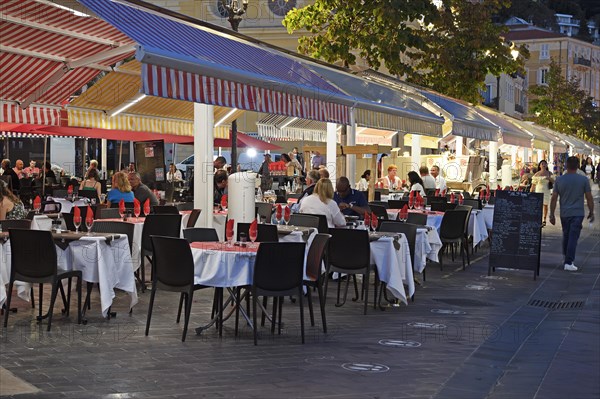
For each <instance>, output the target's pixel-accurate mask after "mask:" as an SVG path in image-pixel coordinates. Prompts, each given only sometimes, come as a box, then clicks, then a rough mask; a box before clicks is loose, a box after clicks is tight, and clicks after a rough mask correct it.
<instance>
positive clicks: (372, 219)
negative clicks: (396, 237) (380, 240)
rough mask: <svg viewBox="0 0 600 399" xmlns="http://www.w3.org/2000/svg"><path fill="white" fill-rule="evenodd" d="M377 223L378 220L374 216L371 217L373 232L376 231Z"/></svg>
mask: <svg viewBox="0 0 600 399" xmlns="http://www.w3.org/2000/svg"><path fill="white" fill-rule="evenodd" d="M378 224H379V220H378V219H377V217H376V216H374V217H371V229H372V230H373V232H375V231H377V225H378Z"/></svg>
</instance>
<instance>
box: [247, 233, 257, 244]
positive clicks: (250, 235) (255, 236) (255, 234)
mask: <svg viewBox="0 0 600 399" xmlns="http://www.w3.org/2000/svg"><path fill="white" fill-rule="evenodd" d="M248 237H249V238H250V241H252V246H253V247H254V241H256V238H257V237H258V231H257V230H254V229H250V230H249V231H248Z"/></svg>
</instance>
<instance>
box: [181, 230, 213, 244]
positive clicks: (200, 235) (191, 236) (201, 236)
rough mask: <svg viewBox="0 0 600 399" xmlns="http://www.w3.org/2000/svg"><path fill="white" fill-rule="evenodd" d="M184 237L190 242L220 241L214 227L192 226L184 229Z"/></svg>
mask: <svg viewBox="0 0 600 399" xmlns="http://www.w3.org/2000/svg"><path fill="white" fill-rule="evenodd" d="M183 237H184V238H185V239H186V240H188V241H189V242H215V241H219V235H218V234H217V230H215V229H213V228H212V227H190V228H187V229H183Z"/></svg>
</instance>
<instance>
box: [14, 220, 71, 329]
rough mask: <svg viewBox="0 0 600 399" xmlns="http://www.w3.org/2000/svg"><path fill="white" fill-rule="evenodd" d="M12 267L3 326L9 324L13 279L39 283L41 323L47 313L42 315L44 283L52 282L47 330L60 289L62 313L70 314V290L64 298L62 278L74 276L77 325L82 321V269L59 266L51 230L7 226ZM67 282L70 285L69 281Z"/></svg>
mask: <svg viewBox="0 0 600 399" xmlns="http://www.w3.org/2000/svg"><path fill="white" fill-rule="evenodd" d="M9 236H10V250H11V270H10V280H9V284H8V297H7V299H6V309H7V311H5V312H4V328H6V327H7V325H8V315H9V313H10V311H8V309H10V302H11V299H12V291H13V284H14V282H15V281H24V282H29V283H38V284H39V289H38V293H39V302H38V309H39V315H38V317H37V320H38V321H39V322H41V321H42V320H43V319H44V318H45V317H46V316H42V299H43V286H44V284H45V283H50V284H52V294H51V296H50V307H49V308H48V314H47V317H48V331H50V328H51V326H52V313H53V310H54V303H55V301H56V296H57V294H58V290H59V288H60V289H61V294H62V295H63V301H64V302H65V314H66V315H67V316H68V315H69V307H70V306H69V305H70V301H71V291H70V290H69V292H68V293H67V298H65V297H64V292H63V290H62V284H61V280H62V279H65V278H68V279H71V278H73V277H77V324H81V283H82V281H81V279H82V274H81V270H70V271H67V270H62V269H58V265H57V258H56V246H55V245H54V240H53V239H52V233H51V232H49V231H43V230H24V229H10V230H9ZM69 285H70V284H69Z"/></svg>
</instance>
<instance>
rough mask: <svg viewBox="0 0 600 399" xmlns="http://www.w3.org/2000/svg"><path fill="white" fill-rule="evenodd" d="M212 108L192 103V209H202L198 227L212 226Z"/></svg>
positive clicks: (213, 123) (213, 122)
mask: <svg viewBox="0 0 600 399" xmlns="http://www.w3.org/2000/svg"><path fill="white" fill-rule="evenodd" d="M214 128H215V119H214V106H212V105H207V104H199V103H194V208H197V209H202V212H201V213H200V218H199V219H200V220H199V224H198V225H199V226H201V227H212V225H213V190H214V181H213V178H214V174H215V173H214V167H213V152H214Z"/></svg>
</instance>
